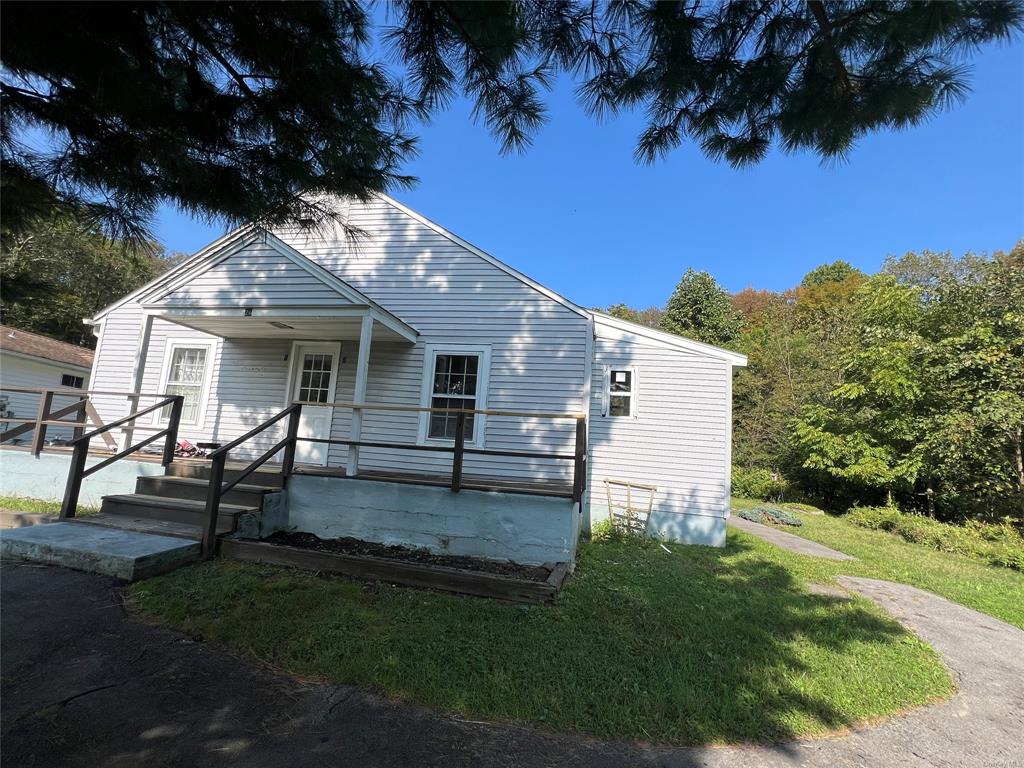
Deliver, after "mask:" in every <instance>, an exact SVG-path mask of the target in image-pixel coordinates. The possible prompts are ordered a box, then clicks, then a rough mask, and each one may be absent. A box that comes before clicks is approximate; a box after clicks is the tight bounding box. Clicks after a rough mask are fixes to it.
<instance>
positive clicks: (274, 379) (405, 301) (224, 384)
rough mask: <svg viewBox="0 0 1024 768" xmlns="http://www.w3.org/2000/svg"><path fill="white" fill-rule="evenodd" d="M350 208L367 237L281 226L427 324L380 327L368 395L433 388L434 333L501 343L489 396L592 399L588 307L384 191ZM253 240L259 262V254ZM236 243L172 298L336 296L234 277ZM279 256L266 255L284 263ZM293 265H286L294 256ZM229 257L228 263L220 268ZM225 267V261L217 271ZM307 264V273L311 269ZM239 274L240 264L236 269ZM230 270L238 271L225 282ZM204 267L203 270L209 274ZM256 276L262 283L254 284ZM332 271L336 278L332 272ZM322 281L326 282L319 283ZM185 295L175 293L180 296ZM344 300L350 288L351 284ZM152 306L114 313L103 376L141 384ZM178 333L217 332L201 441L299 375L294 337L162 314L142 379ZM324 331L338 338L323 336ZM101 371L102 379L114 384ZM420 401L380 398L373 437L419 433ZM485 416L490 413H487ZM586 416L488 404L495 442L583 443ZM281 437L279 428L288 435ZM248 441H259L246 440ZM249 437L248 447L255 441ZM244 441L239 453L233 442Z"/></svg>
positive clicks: (383, 462) (270, 406)
mask: <svg viewBox="0 0 1024 768" xmlns="http://www.w3.org/2000/svg"><path fill="white" fill-rule="evenodd" d="M348 221H349V222H350V224H351V225H353V226H354V227H357V228H358V229H360V230H362V231H363V232H364V233H365V234H364V235H363V236H362V237H359V238H358V240H357V242H356V243H355V245H353V244H352V243H351V242H349V240H348V239H347V238H346V236H345V234H344V232H342V231H340V230H337V231H336V232H334V234H333V235H331V233H329V232H328V233H324V234H321V235H318V236H316V237H313V236H310V235H308V234H302V233H288V232H279V233H278V235H279V236H280V237H281V238H282V239H283V240H285V242H287V243H288V244H289V245H291V246H292V247H294V248H296V249H297V250H298V251H300V252H301V253H303V254H304V255H306V256H307V257H309V258H311V259H312V260H314V261H315V262H316V263H318V264H319V265H320V266H321V267H324V268H325V269H327V270H328V271H329V272H331V273H333V274H334V275H336V276H337V277H338V278H340V279H341V280H343V281H345V282H346V283H348V284H350V285H352V286H353V287H354V288H356V289H357V290H359V291H362V292H363V293H364V294H366V295H367V296H368V297H369V298H370V299H372V300H374V301H376V302H378V303H379V304H380V305H381V306H383V307H384V308H386V309H387V310H389V311H390V312H392V313H394V314H395V315H396V316H398V317H399V318H401V319H402V320H403V321H405V322H406V323H408V324H409V325H411V326H412V327H414V328H416V329H417V330H418V331H419V332H420V337H419V339H418V340H417V342H416V343H415V344H404V343H397V342H380V341H375V342H374V343H373V346H372V348H371V352H370V367H369V377H368V383H367V401H368V402H377V403H392V404H400V405H411V406H418V405H420V403H421V401H422V382H423V372H424V365H425V364H428V365H429V363H426V361H425V351H426V348H427V346H428V345H451V344H456V345H459V344H463V345H467V346H470V347H474V348H482V347H490V355H491V357H490V381H489V383H488V387H487V407H488V408H494V409H499V410H525V411H543V412H559V413H564V412H580V411H582V410H584V408H585V405H584V401H583V392H584V375H585V371H586V370H587V368H588V365H587V360H586V358H587V350H588V344H587V333H588V327H589V326H588V320H587V318H585V317H583V316H581V315H580V314H578V313H576V312H574V311H572V310H571V309H569V308H567V307H565V306H563V305H561V304H559V303H557V302H555V301H553V300H552V299H551V298H549V297H548V296H546V295H544V294H543V293H541V292H540V291H538V290H537V289H535V288H533V287H531V286H529V285H527V284H525V283H523V282H522V281H521V280H519V279H518V278H516V277H514V276H512V275H510V274H508V273H506V272H505V271H503V270H501V269H500V268H498V267H496V266H495V265H493V264H491V263H489V262H487V261H486V260H484V259H483V258H481V257H480V256H478V255H477V254H475V253H473V252H471V251H469V250H467V249H466V248H464V247H463V246H461V245H459V244H457V243H455V242H453V241H452V240H450V239H449V238H447V237H444V236H442V235H441V234H439V233H437V232H436V231H434V230H433V229H431V228H430V227H428V226H426V225H424V224H422V223H421V222H419V221H416V220H415V219H413V218H412V217H410V216H408V215H407V214H405V213H404V212H402V211H400V210H399V209H397V208H395V207H394V206H392V205H390V204H388V203H387V202H385V201H381V200H375V201H371V202H369V203H366V204H359V203H353V205H352V208H351V212H350V215H349V217H348ZM251 248H252V246H247V247H246V249H243V250H244V251H245V252H246V254H248V255H247V256H246V259H248V260H249V261H248V263H249V264H255V262H254V261H252V260H251V259H253V258H255V256H254V255H253V254H252V253H250V249H251ZM234 259H235V257H232V258H231V259H228V260H227V261H225V262H223V263H222V264H221V265H219V266H217V267H214V268H212V269H210V270H208V271H207V272H205V273H203V274H202V275H200V276H199V277H197V278H195V280H193V281H189V282H187V283H186V284H185V285H183V286H181V287H179V288H178V289H177V290H176V291H174V292H173V293H172V295H171V297H168V299H166V300H164V301H166V302H168V303H174V302H180V303H182V304H188V303H195V302H197V301H198V302H199V303H200V305H202V304H203V302H211V303H220V302H222V301H227V302H234V301H238V302H246V301H255V300H256V299H259V300H260V301H263V302H266V303H274V302H280V303H281V304H294V303H301V301H303V300H304V299H303V298H302V297H303V296H304V295H309V296H310V297H311V298H308V299H305V300H307V301H312V302H321V299H324V298H325V297H323V296H319V294H316V295H313V294H309V293H308V292H307V289H309V288H311V286H304V287H302V289H301V290H300V291H298V292H295V290H294V286H292V285H290V284H289V282H288V281H287V280H284V281H282V280H280V279H278V278H275V279H274V280H269V281H265V282H264V281H257V280H256V277H255V275H256V274H257V273H256V272H244V270H243V274H248V275H250V276H251V278H252V280H253V281H254V282H251V283H248V284H247V285H249V286H250V287H245V285H241V286H240V285H239V284H238V283H237V282H236V283H232V282H230V280H228V272H227V270H229V269H233V268H234V267H233V265H234V264H236V263H238V262H237V260H234ZM280 263H282V262H281V260H280V258H279V257H278V260H277V261H273V262H269V261H268V262H266V263H263V264H262V266H263V267H265V268H266V269H267V270H270V271H272V270H275V269H278V267H277V266H276V265H278V264H280ZM286 269H287V268H286ZM215 270H219V271H215ZM211 273H212V274H211ZM303 274H304V275H306V276H307V277H308V273H306V272H304V271H303ZM236 278H239V275H238V274H237V273H236V274H235V275H234V277H233V278H231V279H236ZM221 280H224V281H225V282H219V281H221ZM197 281H198V282H197ZM253 285H255V286H256V287H258V288H259V291H258V292H256V293H253V292H252V291H253V290H255V289H254V288H252V287H251V286H253ZM319 285H323V283H319ZM317 290H319V289H317ZM172 297H173V300H172ZM338 299H339V300H341V297H340V296H339V297H338ZM142 322H143V314H142V311H141V309H140V307H139V305H138V303H136V302H134V301H131V302H127V303H126V304H124V305H123V306H121V307H119V308H118V309H116V310H114V311H112V312H111V313H110V314H108V315H107V316H106V318H105V322H104V327H103V334H102V342H101V354H100V359H99V361H98V363H97V384H96V388H98V389H111V390H119V391H122V390H128V389H130V388H131V384H132V371H133V367H134V363H135V355H136V351H137V349H138V344H139V332H140V328H141V325H142ZM168 337H174V338H179V337H188V338H195V339H206V340H213V341H214V342H215V346H214V350H213V353H212V375H211V381H210V389H209V403H208V406H207V409H206V415H205V420H204V424H202V425H200V426H198V427H195V428H192V427H190V428H188V429H183V430H182V437H185V438H187V439H189V440H191V441H193V442H195V441H197V440H210V439H216V440H219V441H222V442H223V441H226V440H228V439H231V438H232V437H237V436H238V435H240V434H243V433H244V432H246V431H248V430H249V429H251V428H252V427H254V426H256V425H257V424H259V423H260V421H263V420H265V419H267V418H269V417H270V416H272V415H274V414H275V413H277V412H279V411H280V410H281V408H283V407H284V404H285V399H286V393H287V389H288V371H289V362H288V360H287V358H288V356H289V354H290V347H291V342H290V341H288V340H282V341H276V340H275V341H262V340H231V339H217V338H216V337H212V336H209V335H207V334H203V333H201V332H199V331H192V330H190V329H188V328H184V327H182V326H178V325H174V324H171V323H168V322H165V321H162V320H159V319H157V320H154V322H153V331H152V335H151V339H150V345H149V351H148V355H147V359H146V367H145V377H144V380H143V386H142V390H143V391H144V392H157V391H158V389H159V386H160V372H161V361H162V360H163V358H164V355H165V345H166V340H167V338H168ZM316 340H317V341H334V340H336V339H330V338H328V337H324V338H322V339H316ZM358 346H359V345H358V342H357V341H354V340H342V358H341V361H340V364H339V369H338V383H337V394H336V399H337V400H338V401H339V402H351V400H352V397H353V383H354V380H355V367H356V360H357V357H358ZM101 384H102V386H101ZM126 412H127V410H126V404H125V401H124V399H123V398H107V399H105V400H103V409H102V410H101V413H103V415H104V417H105V418H109V419H111V420H112V419H113V418H116V417H117V416H123V415H124V414H125V413H126ZM420 423H421V422H420V415H419V414H418V413H415V412H391V413H382V412H372V411H370V412H367V413H366V414H365V416H364V420H363V433H362V434H363V439H364V440H366V441H371V442H397V443H406V444H409V445H415V444H417V442H418V440H419V438H420ZM350 424H351V412H350V411H348V410H346V409H340V408H339V409H336V410H335V413H334V419H333V424H332V432H331V436H332V437H334V438H339V439H348V438H349V426H350ZM477 429H478V430H479V429H480V427H479V426H478V427H477ZM273 432H274V431H273V430H268V432H267V433H266V434H265V435H261V436H260V437H259V438H258V439H256V440H253V441H252V448H251V450H252V451H253V452H255V451H256V450H257V449H258V448H259V447H261V446H262V447H263V448H264V449H265V448H266V447H269V446H270V445H272V444H273V442H274V440H275V434H273ZM573 437H574V426H573V422H572V421H571V420H563V421H559V422H551V421H547V420H540V419H521V418H513V417H489V418H488V419H487V424H486V436H485V442H486V447H487V448H494V449H502V450H521V451H552V452H561V453H572V447H573ZM276 439H280V438H279V436H278V437H277V438H276ZM247 445H248V444H247ZM243 453H244V451H241V450H240V452H239V455H240V456H241V455H243ZM232 455H234V454H232ZM346 455H347V450H346V449H345V447H344V446H337V445H335V446H331V448H330V453H329V464H330V466H334V467H337V466H344V464H345V457H346ZM464 466H465V471H466V473H467V474H473V475H480V476H491V477H519V478H522V477H537V478H560V479H564V480H568V478H569V477H571V462H568V461H557V460H536V459H510V458H505V457H485V456H472V455H467V456H466V459H465V465H464ZM360 467H363V468H366V469H391V470H395V469H399V470H402V471H409V472H427V473H438V472H447V471H448V470H449V469H450V467H451V456H450V455H447V454H443V453H429V452H425V451H407V450H403V451H394V450H389V449H374V448H364V449H362V450H361V451H360Z"/></svg>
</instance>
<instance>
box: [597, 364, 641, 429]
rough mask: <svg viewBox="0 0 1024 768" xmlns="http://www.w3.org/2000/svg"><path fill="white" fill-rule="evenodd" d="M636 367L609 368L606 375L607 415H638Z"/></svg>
mask: <svg viewBox="0 0 1024 768" xmlns="http://www.w3.org/2000/svg"><path fill="white" fill-rule="evenodd" d="M636 398H637V375H636V368H614V367H613V368H609V369H608V370H607V374H606V377H605V416H627V417H632V416H636Z"/></svg>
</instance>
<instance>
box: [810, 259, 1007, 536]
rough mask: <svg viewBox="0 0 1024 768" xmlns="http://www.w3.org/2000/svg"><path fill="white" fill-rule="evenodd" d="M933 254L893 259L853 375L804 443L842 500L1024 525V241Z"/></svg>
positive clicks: (871, 309)
mask: <svg viewBox="0 0 1024 768" xmlns="http://www.w3.org/2000/svg"><path fill="white" fill-rule="evenodd" d="M933 257H934V254H932V255H927V254H926V255H925V257H924V258H922V257H920V256H917V255H910V256H908V257H904V259H902V260H891V262H890V263H889V265H888V267H887V271H886V273H883V274H881V275H878V276H875V277H873V278H871V279H870V280H869V281H868V282H867V283H866V284H865V285H864V286H863V287H862V288H861V290H860V291H859V292H858V297H857V298H858V303H857V313H856V338H855V340H854V342H853V343H852V344H851V345H850V346H849V347H848V348H847V349H846V350H845V352H844V354H843V356H842V380H841V382H840V383H839V384H838V386H836V387H835V388H834V389H833V390H832V391H831V393H830V394H829V396H828V398H826V400H825V401H824V402H822V403H811V404H808V405H806V406H805V407H804V408H803V409H802V412H801V416H800V417H799V418H798V419H796V420H795V422H794V425H793V445H794V450H795V452H796V454H797V455H799V456H800V459H801V468H802V470H804V471H806V472H807V473H809V478H808V482H811V483H814V484H816V487H817V489H818V490H819V491H821V490H823V491H824V492H825V494H826V495H828V496H830V497H831V498H832V499H833V500H834V501H837V502H838V501H840V500H845V501H850V500H853V499H855V498H859V499H861V500H871V499H872V498H873V499H875V500H877V499H880V498H881V497H884V495H885V494H893V495H894V496H896V497H897V498H898V499H900V500H901V501H902V502H903V503H905V504H909V505H915V506H919V507H921V508H922V509H925V510H927V511H929V512H931V513H934V514H937V515H939V516H943V517H948V518H952V517H962V516H972V515H975V516H985V517H995V516H999V515H1012V516H1016V517H1018V518H1019V519H1024V458H1022V441H1021V435H1022V431H1024V243H1018V244H1017V246H1015V247H1014V249H1013V250H1012V251H1010V252H1009V253H997V254H995V256H993V257H991V258H986V257H978V256H974V255H972V254H968V255H967V256H966V257H964V258H962V259H959V260H953V259H951V258H950V259H946V258H933ZM954 261H955V262H956V263H953V262H954ZM936 265H939V266H941V268H940V269H935V267H936ZM942 265H945V266H942ZM897 275H900V277H897ZM908 275H915V276H916V277H914V278H913V279H910V278H908Z"/></svg>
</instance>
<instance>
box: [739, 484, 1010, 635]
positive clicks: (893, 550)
mask: <svg viewBox="0 0 1024 768" xmlns="http://www.w3.org/2000/svg"><path fill="white" fill-rule="evenodd" d="M764 503H765V502H762V501H751V500H749V499H733V507H734V508H743V507H745V506H746V507H749V506H756V505H763V504H764ZM799 516H800V518H801V519H802V520H803V523H804V524H803V525H802V526H800V527H786V526H783V530H785V531H786V532H787V533H793V534H796V535H797V536H803V537H804V538H807V539H811V540H812V541H817V542H819V543H820V544H824V545H825V546H827V547H831V548H832V549H838V550H839V551H840V552H845V553H846V554H848V555H853V556H854V557H856V558H858V560H857V561H854V562H850V561H843V562H838V561H832V560H822V559H819V558H801V560H803V561H804V562H803V564H802V565H801V566H800V573H801V574H802V575H803V576H804V577H805V578H815V579H817V580H819V581H825V580H830V579H832V578H833V577H834V576H835V575H837V574H848V575H850V576H868V577H870V578H873V579H886V580H887V581H897V582H900V583H902V584H911V585H913V586H915V587H920V588H921V589H926V590H928V591H929V592H934V593H935V594H937V595H942V596H943V597H945V598H947V599H949V600H953V601H954V602H957V603H960V604H962V605H966V606H968V607H969V608H974V609H975V610H978V611H982V612H983V613H987V614H989V615H990V616H995V617H996V618H997V619H1002V620H1003V621H1006V622H1008V623H1010V624H1014V625H1016V626H1018V627H1021V628H1022V629H1024V573H1021V572H1020V571H1014V570H1011V569H1009V568H999V567H996V566H990V565H986V564H985V563H982V562H980V561H978V560H974V559H972V558H969V557H966V556H964V555H955V554H952V553H949V552H939V551H938V550H935V549H932V548H931V547H928V546H923V545H920V544H912V543H910V542H908V541H904V540H903V539H901V538H900V537H898V536H894V535H893V534H891V533H887V532H885V531H872V530H868V529H866V528H861V527H859V526H856V525H852V524H850V523H847V522H846V521H844V520H843V519H842V518H837V517H833V516H831V515H824V514H817V515H810V514H800V515H799Z"/></svg>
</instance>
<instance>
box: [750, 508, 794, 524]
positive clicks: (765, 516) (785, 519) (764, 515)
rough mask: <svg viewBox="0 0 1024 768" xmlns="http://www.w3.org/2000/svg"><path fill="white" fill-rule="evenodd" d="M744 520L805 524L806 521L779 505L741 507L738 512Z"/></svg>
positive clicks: (765, 522)
mask: <svg viewBox="0 0 1024 768" xmlns="http://www.w3.org/2000/svg"><path fill="white" fill-rule="evenodd" d="M736 514H737V515H739V516H740V517H742V518H743V519H744V520H750V521H752V522H755V523H764V524H772V525H793V526H797V525H803V524H804V521H803V520H801V519H800V518H799V517H797V516H796V515H794V514H793V513H792V512H789V511H787V510H785V509H780V508H779V507H768V506H765V507H753V508H752V509H741V510H739V511H738V512H737V513H736Z"/></svg>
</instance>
